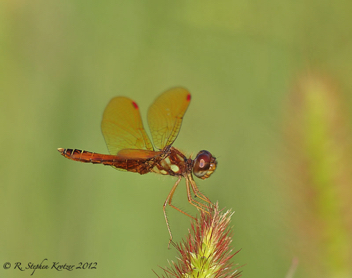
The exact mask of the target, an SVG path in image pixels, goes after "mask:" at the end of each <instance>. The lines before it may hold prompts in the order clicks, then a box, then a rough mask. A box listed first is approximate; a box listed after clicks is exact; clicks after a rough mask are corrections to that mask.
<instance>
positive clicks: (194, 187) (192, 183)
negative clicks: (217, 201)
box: [189, 177, 213, 205]
mask: <svg viewBox="0 0 352 278" xmlns="http://www.w3.org/2000/svg"><path fill="white" fill-rule="evenodd" d="M189 180H190V183H191V187H192V190H193V192H194V194H195V196H196V197H199V198H200V199H202V200H203V201H204V202H207V203H208V204H210V205H212V204H213V203H212V202H211V201H210V200H209V198H208V197H207V196H205V195H204V194H203V193H202V192H200V191H199V189H198V187H197V185H196V183H195V181H194V180H193V179H192V178H191V177H190V179H189Z"/></svg>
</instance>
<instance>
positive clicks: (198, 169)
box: [193, 150, 217, 180]
mask: <svg viewBox="0 0 352 278" xmlns="http://www.w3.org/2000/svg"><path fill="white" fill-rule="evenodd" d="M216 165H217V161H216V158H215V157H213V156H212V155H211V153H210V152H208V151H205V150H203V151H200V152H199V153H198V154H197V156H196V158H195V160H194V164H193V174H194V175H195V176H196V177H198V178H200V179H203V180H204V179H206V178H209V177H210V175H211V174H212V173H213V172H214V171H215V169H216Z"/></svg>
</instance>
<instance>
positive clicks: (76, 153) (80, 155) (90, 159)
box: [57, 148, 116, 165]
mask: <svg viewBox="0 0 352 278" xmlns="http://www.w3.org/2000/svg"><path fill="white" fill-rule="evenodd" d="M57 150H58V151H59V152H60V153H61V155H63V156H64V157H66V158H68V159H71V160H74V161H80V162H84V163H100V164H105V165H113V164H114V161H113V160H114V159H113V158H115V157H116V156H114V155H107V154H99V153H93V152H88V151H82V150H77V149H63V148H59V149H57Z"/></svg>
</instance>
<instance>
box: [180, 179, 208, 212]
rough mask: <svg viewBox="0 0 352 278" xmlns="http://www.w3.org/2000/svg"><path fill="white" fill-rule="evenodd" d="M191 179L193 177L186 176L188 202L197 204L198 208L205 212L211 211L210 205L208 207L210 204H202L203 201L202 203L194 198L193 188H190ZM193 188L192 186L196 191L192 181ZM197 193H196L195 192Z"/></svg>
mask: <svg viewBox="0 0 352 278" xmlns="http://www.w3.org/2000/svg"><path fill="white" fill-rule="evenodd" d="M190 180H191V179H189V178H188V177H186V187H187V198H188V202H189V203H190V204H191V205H193V206H195V207H196V208H198V209H200V210H201V211H204V212H206V213H209V211H208V209H209V207H208V206H206V205H204V204H202V203H200V202H198V201H196V200H194V199H193V198H192V194H191V189H190V187H189V183H190ZM191 188H192V190H193V191H194V188H193V185H192V182H191ZM195 194H196V193H195Z"/></svg>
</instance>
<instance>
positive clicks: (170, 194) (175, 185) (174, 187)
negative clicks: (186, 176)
mask: <svg viewBox="0 0 352 278" xmlns="http://www.w3.org/2000/svg"><path fill="white" fill-rule="evenodd" d="M181 179H182V176H181V177H179V178H178V180H177V181H176V183H175V184H174V186H173V187H172V189H171V191H170V193H169V195H167V198H166V200H165V202H164V205H163V211H164V217H165V221H166V226H167V230H168V231H169V235H170V240H169V244H168V245H167V248H170V243H171V242H172V233H171V229H170V225H169V221H168V220H167V216H166V206H167V205H171V200H172V196H173V195H174V193H175V190H176V188H177V186H178V184H179V183H180V181H181ZM171 206H172V205H171ZM172 207H173V206H172Z"/></svg>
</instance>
